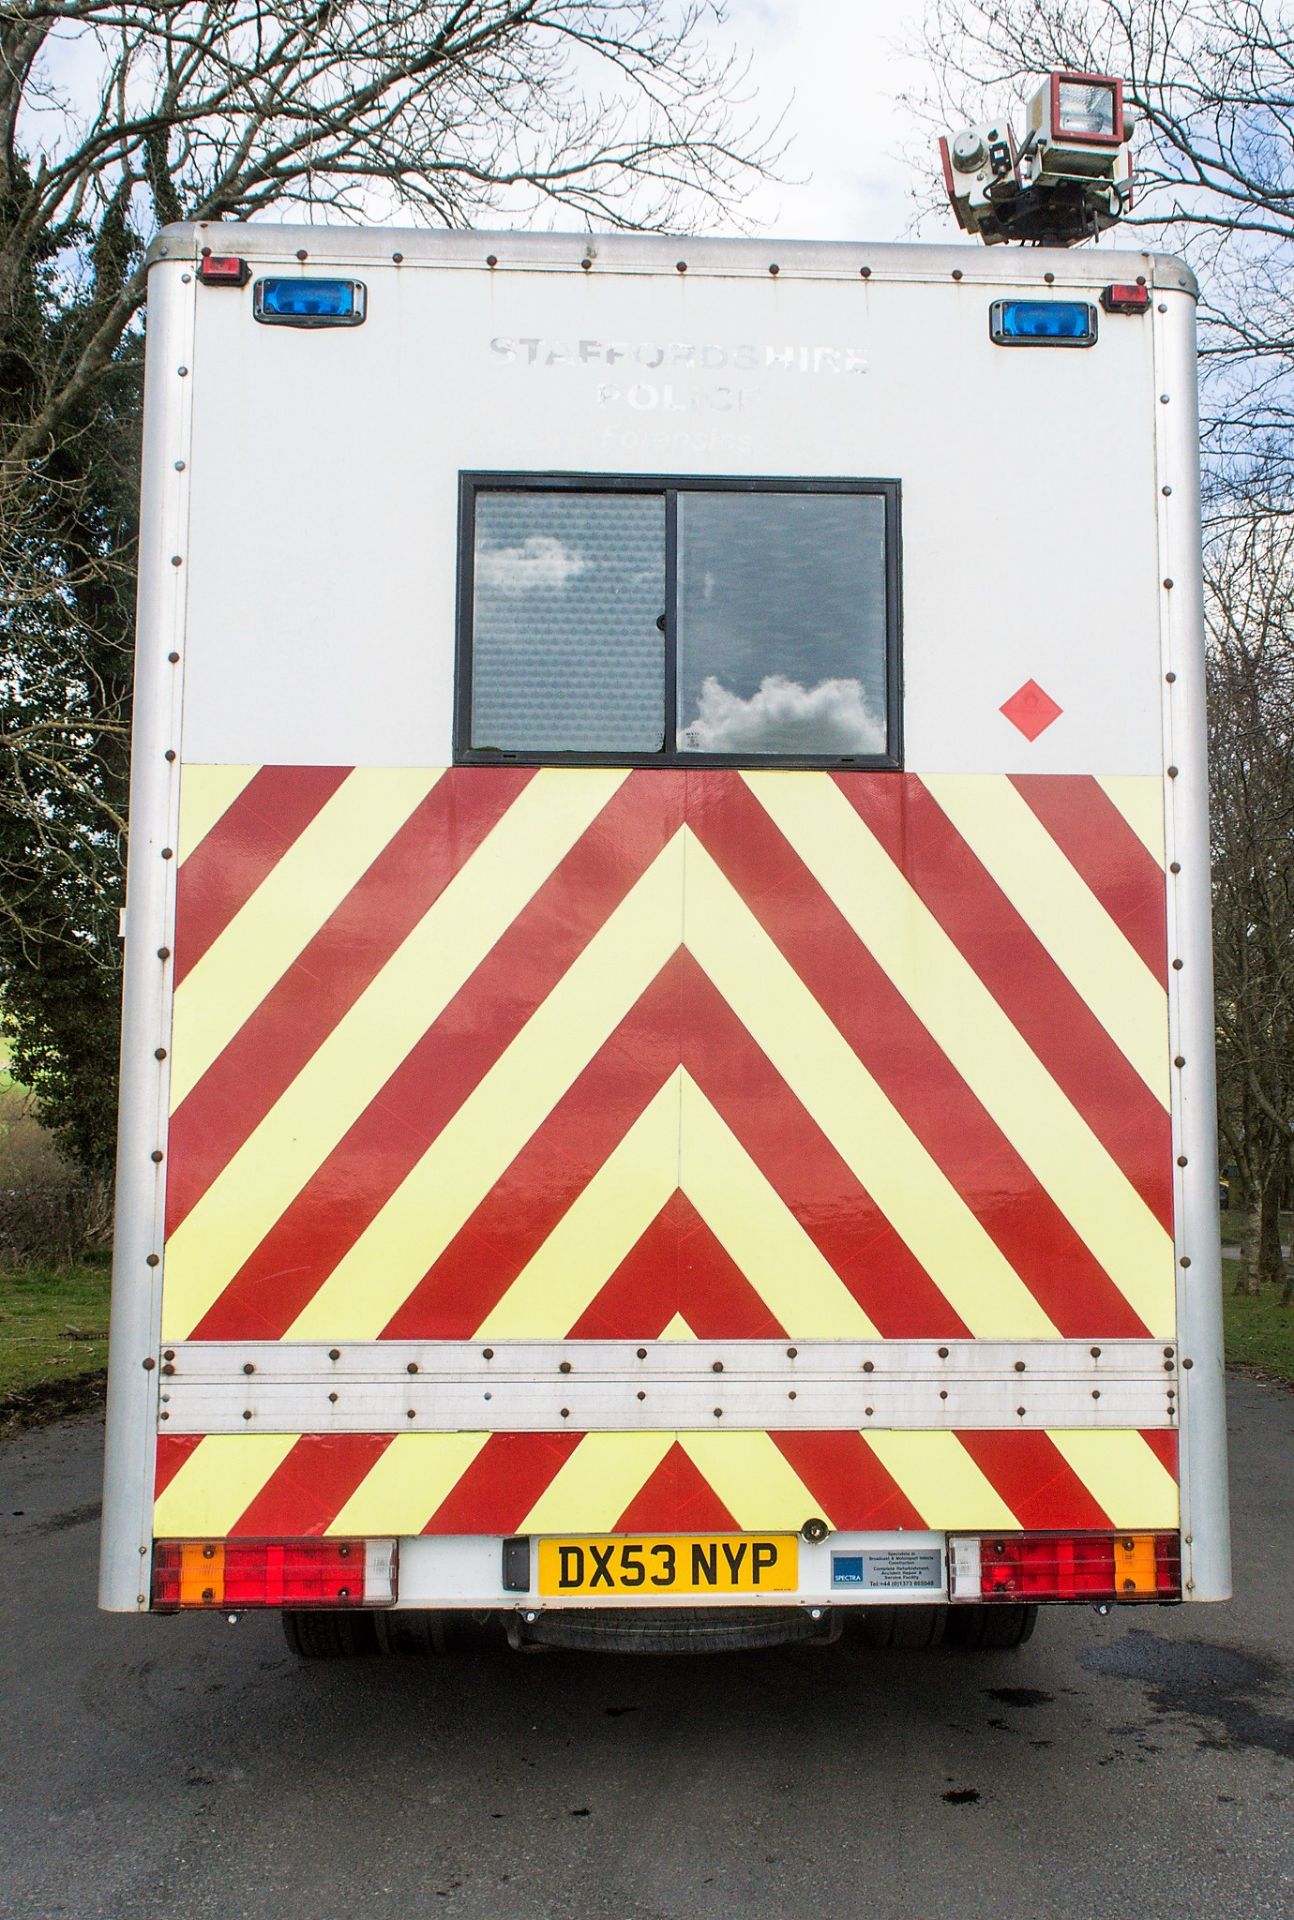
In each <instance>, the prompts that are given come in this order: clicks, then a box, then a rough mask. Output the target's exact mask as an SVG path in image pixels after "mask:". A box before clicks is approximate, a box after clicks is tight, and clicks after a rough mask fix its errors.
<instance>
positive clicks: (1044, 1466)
mask: <svg viewBox="0 0 1294 1920" xmlns="http://www.w3.org/2000/svg"><path fill="white" fill-rule="evenodd" d="M957 1438H958V1439H959V1440H960V1441H961V1443H962V1445H963V1446H964V1447H965V1449H966V1451H967V1453H968V1454H969V1455H970V1457H971V1459H972V1460H973V1461H974V1462H975V1464H976V1466H977V1467H978V1468H979V1470H980V1472H981V1473H982V1474H983V1475H984V1477H985V1479H986V1480H989V1481H991V1482H992V1484H993V1486H994V1487H996V1489H997V1491H998V1492H999V1493H1000V1494H1001V1496H1002V1498H1003V1499H1004V1500H1005V1501H1006V1504H1007V1505H1008V1507H1010V1509H1011V1511H1012V1513H1013V1514H1014V1515H1015V1517H1016V1519H1017V1520H1018V1521H1019V1522H1020V1525H1021V1526H1022V1527H1108V1526H1110V1525H1111V1524H1112V1522H1111V1520H1110V1516H1109V1515H1108V1514H1107V1513H1106V1512H1105V1509H1104V1508H1103V1507H1100V1506H1098V1505H1097V1503H1096V1501H1095V1500H1094V1499H1093V1497H1092V1495H1091V1494H1090V1493H1089V1492H1088V1490H1087V1487H1086V1486H1085V1485H1084V1483H1083V1482H1082V1481H1081V1480H1080V1479H1079V1477H1078V1475H1077V1474H1076V1473H1075V1472H1074V1469H1073V1468H1072V1467H1071V1466H1070V1464H1069V1462H1068V1461H1067V1460H1066V1458H1065V1456H1064V1454H1063V1453H1061V1451H1060V1449H1059V1447H1057V1445H1056V1443H1055V1442H1054V1441H1053V1440H1052V1439H1050V1438H1049V1436H1048V1435H1047V1434H1045V1433H1012V1432H1006V1433H985V1432H980V1431H978V1430H977V1431H974V1432H966V1433H961V1432H959V1433H958V1435H957Z"/></svg>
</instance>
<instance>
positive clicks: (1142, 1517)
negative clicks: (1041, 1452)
mask: <svg viewBox="0 0 1294 1920" xmlns="http://www.w3.org/2000/svg"><path fill="white" fill-rule="evenodd" d="M1048 1438H1049V1439H1051V1440H1054V1441H1055V1443H1056V1445H1057V1447H1059V1449H1060V1451H1061V1453H1063V1454H1064V1456H1065V1459H1066V1460H1067V1461H1068V1462H1069V1464H1070V1466H1071V1467H1072V1468H1073V1469H1074V1472H1075V1473H1076V1474H1077V1475H1078V1477H1079V1479H1080V1480H1081V1481H1082V1482H1083V1485H1084V1486H1085V1487H1086V1488H1087V1490H1088V1492H1089V1493H1090V1494H1091V1496H1092V1498H1093V1499H1094V1500H1095V1501H1096V1503H1097V1505H1098V1506H1100V1507H1104V1509H1105V1511H1106V1512H1107V1513H1108V1514H1109V1516H1110V1520H1111V1522H1112V1523H1113V1525H1114V1526H1116V1527H1175V1526H1176V1525H1177V1519H1178V1492H1177V1482H1176V1481H1175V1480H1174V1478H1173V1476H1172V1474H1171V1473H1169V1471H1168V1469H1167V1468H1166V1467H1165V1466H1164V1465H1163V1463H1162V1462H1161V1461H1160V1460H1159V1458H1158V1456H1157V1455H1156V1453H1155V1452H1154V1450H1153V1448H1152V1447H1151V1446H1150V1444H1149V1442H1148V1441H1146V1440H1144V1439H1143V1438H1142V1436H1141V1435H1140V1434H1139V1433H1137V1432H1136V1431H1135V1429H1134V1430H1131V1431H1128V1430H1124V1431H1122V1432H1120V1431H1105V1430H1100V1429H1096V1430H1092V1429H1088V1428H1063V1429H1060V1430H1057V1431H1052V1430H1051V1429H1049V1430H1048Z"/></svg>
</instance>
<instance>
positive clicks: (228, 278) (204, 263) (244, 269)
mask: <svg viewBox="0 0 1294 1920" xmlns="http://www.w3.org/2000/svg"><path fill="white" fill-rule="evenodd" d="M251 277H252V270H251V268H250V267H249V266H248V264H247V262H246V261H245V260H240V259H239V258H238V255H237V254H236V253H204V254H203V256H202V258H201V260H199V262H198V278H199V280H201V282H202V284H203V286H204V287H245V286H246V285H247V282H248V281H249V280H250V279H251Z"/></svg>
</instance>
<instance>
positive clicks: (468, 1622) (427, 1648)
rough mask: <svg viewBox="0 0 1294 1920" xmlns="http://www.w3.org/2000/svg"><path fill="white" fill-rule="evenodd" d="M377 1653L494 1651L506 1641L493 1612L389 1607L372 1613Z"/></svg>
mask: <svg viewBox="0 0 1294 1920" xmlns="http://www.w3.org/2000/svg"><path fill="white" fill-rule="evenodd" d="M373 1625H374V1629H375V1632H376V1636H377V1650H378V1652H379V1653H394V1654H414V1655H427V1654H439V1653H486V1652H492V1651H493V1652H497V1651H499V1650H500V1649H502V1648H504V1647H505V1646H506V1645H507V1641H506V1638H505V1636H504V1632H503V1627H502V1625H501V1623H500V1620H499V1617H498V1615H497V1614H493V1613H461V1612H457V1613H455V1612H446V1611H443V1610H440V1609H428V1608H423V1607H411V1608H399V1607H393V1608H391V1609H390V1610H389V1611H386V1610H384V1611H383V1612H381V1613H377V1614H375V1615H374V1616H373Z"/></svg>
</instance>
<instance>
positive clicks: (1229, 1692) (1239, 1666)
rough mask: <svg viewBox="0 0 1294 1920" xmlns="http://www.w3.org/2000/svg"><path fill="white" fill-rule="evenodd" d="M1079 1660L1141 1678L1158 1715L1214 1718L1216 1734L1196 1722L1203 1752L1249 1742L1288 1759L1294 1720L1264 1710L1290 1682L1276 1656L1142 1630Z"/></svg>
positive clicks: (1292, 1753)
mask: <svg viewBox="0 0 1294 1920" xmlns="http://www.w3.org/2000/svg"><path fill="white" fill-rule="evenodd" d="M1079 1659H1080V1662H1081V1664H1082V1665H1083V1666H1084V1667H1085V1668H1086V1669H1087V1670H1088V1672H1089V1673H1100V1674H1106V1675H1108V1676H1110V1677H1111V1678H1113V1679H1120V1680H1137V1681H1139V1682H1140V1683H1141V1685H1142V1686H1144V1687H1145V1689H1146V1698H1147V1701H1148V1703H1149V1705H1150V1706H1151V1708H1152V1709H1153V1710H1154V1712H1155V1713H1156V1714H1157V1715H1164V1716H1166V1715H1170V1714H1173V1715H1182V1716H1184V1717H1186V1718H1187V1719H1190V1720H1194V1721H1196V1722H1197V1723H1198V1722H1209V1721H1211V1722H1215V1723H1217V1726H1218V1729H1219V1730H1218V1731H1217V1732H1212V1731H1209V1730H1207V1729H1206V1728H1205V1727H1204V1726H1201V1727H1200V1734H1201V1738H1200V1741H1199V1745H1200V1746H1201V1747H1202V1748H1203V1749H1204V1750H1205V1751H1211V1752H1219V1753H1225V1752H1230V1751H1233V1750H1237V1749H1241V1748H1246V1747H1249V1748H1258V1749H1261V1750H1262V1751H1264V1752H1267V1753H1274V1754H1276V1755H1278V1756H1279V1757H1280V1758H1281V1759H1283V1760H1294V1720H1291V1719H1288V1718H1286V1717H1283V1716H1282V1715H1280V1714H1277V1713H1272V1712H1270V1711H1268V1701H1269V1699H1270V1696H1271V1695H1272V1693H1273V1692H1276V1691H1280V1692H1284V1691H1285V1688H1286V1686H1287V1684H1288V1677H1287V1675H1286V1673H1285V1672H1284V1670H1283V1669H1282V1668H1281V1667H1280V1666H1279V1665H1278V1664H1277V1663H1276V1662H1275V1661H1270V1660H1261V1659H1258V1658H1256V1657H1255V1656H1254V1655H1253V1654H1248V1653H1240V1652H1238V1651H1237V1650H1236V1648H1234V1647H1219V1646H1214V1645H1212V1644H1211V1643H1210V1642H1208V1641H1205V1640H1168V1639H1164V1638H1162V1637H1161V1636H1160V1635H1159V1634H1157V1633H1148V1632H1146V1631H1145V1630H1144V1629H1142V1628H1133V1629H1131V1630H1130V1631H1129V1632H1128V1633H1126V1634H1125V1635H1124V1636H1123V1638H1122V1639H1121V1640H1116V1641H1113V1642H1112V1643H1111V1644H1110V1645H1108V1646H1093V1647H1088V1648H1086V1649H1085V1650H1084V1652H1083V1653H1081V1654H1080V1655H1079Z"/></svg>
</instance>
